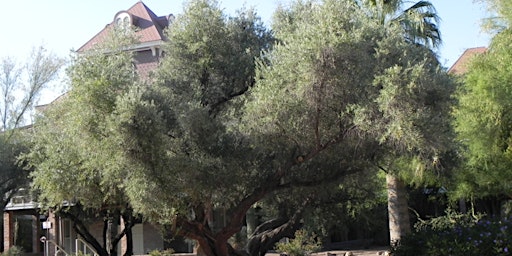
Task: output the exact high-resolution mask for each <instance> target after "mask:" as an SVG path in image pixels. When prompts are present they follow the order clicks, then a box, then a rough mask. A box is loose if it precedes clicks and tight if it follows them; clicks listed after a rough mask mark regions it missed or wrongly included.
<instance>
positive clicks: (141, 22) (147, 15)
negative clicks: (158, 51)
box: [77, 1, 168, 52]
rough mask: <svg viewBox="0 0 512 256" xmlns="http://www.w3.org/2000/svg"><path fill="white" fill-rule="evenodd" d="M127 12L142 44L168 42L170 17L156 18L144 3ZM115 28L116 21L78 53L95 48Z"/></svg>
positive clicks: (135, 5) (137, 4) (138, 3)
mask: <svg viewBox="0 0 512 256" xmlns="http://www.w3.org/2000/svg"><path fill="white" fill-rule="evenodd" d="M121 12H122V11H121ZM121 12H119V13H121ZM126 12H127V13H129V14H130V15H131V16H132V25H133V26H134V27H135V31H136V32H135V36H136V37H137V38H138V40H139V41H140V43H147V42H154V41H165V40H167V38H166V37H165V35H164V29H165V28H166V27H167V24H168V16H160V17H158V16H156V14H155V13H154V12H153V11H151V9H149V8H148V7H147V6H146V5H145V4H144V3H143V2H142V1H139V2H137V3H136V4H134V5H133V6H132V7H130V8H129V9H128V10H126ZM119 13H118V14H119ZM116 16H117V14H116ZM114 19H115V16H114ZM113 26H115V21H112V22H111V23H109V24H107V25H106V26H105V28H104V29H102V30H101V31H100V32H99V33H98V34H96V35H95V36H94V37H93V38H91V39H90V40H89V41H88V42H87V43H85V44H84V45H83V46H81V47H80V48H79V49H78V50H77V51H78V52H83V51H87V50H89V49H91V48H92V47H94V45H96V44H98V43H99V42H101V41H102V40H104V39H105V37H106V36H107V34H108V32H109V31H110V30H111V29H112V28H113Z"/></svg>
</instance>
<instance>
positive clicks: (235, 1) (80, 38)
mask: <svg viewBox="0 0 512 256" xmlns="http://www.w3.org/2000/svg"><path fill="white" fill-rule="evenodd" d="M137 1H138V0H87V1H85V0H44V1H43V0H16V1H13V0H10V1H6V0H3V1H2V9H3V11H2V15H0V24H2V30H1V31H2V32H1V34H0V58H2V57H5V56H13V57H16V58H18V59H19V60H24V59H25V58H27V57H28V55H29V52H30V49H31V48H32V47H33V46H38V45H44V46H45V47H46V48H47V49H49V50H51V51H53V52H55V53H56V54H58V55H60V56H63V57H66V56H68V55H69V52H70V50H71V49H78V48H79V47H80V46H81V45H82V44H84V43H85V42H87V40H89V39H90V38H92V37H93V36H94V35H95V34H96V33H97V32H99V31H100V30H101V29H102V28H103V27H104V26H105V25H106V24H108V23H110V22H111V21H112V20H113V18H114V15H115V14H116V13H117V12H118V11H121V10H126V9H128V8H130V7H131V6H132V5H133V4H135V3H136V2H137ZM474 1H475V0H431V2H432V3H433V4H434V6H436V9H437V11H438V13H439V16H440V17H441V19H442V20H441V24H440V28H441V31H442V36H443V41H444V43H443V45H442V46H441V47H440V49H439V56H440V60H441V62H442V63H443V65H444V66H445V67H450V66H451V65H452V64H453V63H454V62H455V61H456V60H457V58H458V57H459V56H460V54H461V53H462V52H463V51H464V50H465V49H467V48H471V47H478V46H487V45H488V43H489V38H490V36H489V35H487V34H485V33H482V32H481V29H480V22H481V19H482V18H484V17H486V15H487V14H486V8H485V6H484V5H483V4H478V3H474ZM143 2H144V3H145V4H146V5H147V6H148V7H149V8H150V9H152V10H153V12H155V13H156V14H157V15H159V16H162V15H167V14H169V13H173V14H179V13H181V12H182V9H183V1H182V0H145V1H143ZM220 2H221V6H222V7H223V8H225V10H226V12H227V13H228V14H230V13H234V11H235V10H236V9H238V8H240V7H241V6H242V5H243V3H244V2H243V1H240V0H220ZM288 2H289V0H247V1H246V5H248V6H254V7H255V8H256V9H257V11H258V13H259V14H260V16H261V17H262V18H263V20H264V21H265V22H266V23H267V24H268V22H269V21H270V19H271V16H272V13H273V11H274V9H275V8H276V6H277V5H278V4H286V3H288Z"/></svg>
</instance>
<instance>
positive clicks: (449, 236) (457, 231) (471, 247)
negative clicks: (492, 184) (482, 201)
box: [392, 214, 512, 256]
mask: <svg viewBox="0 0 512 256" xmlns="http://www.w3.org/2000/svg"><path fill="white" fill-rule="evenodd" d="M510 251H512V219H480V217H474V216H470V215H463V214H451V215H448V216H443V217H439V218H435V219H432V220H431V221H429V222H422V223H421V225H419V226H417V227H416V231H415V232H413V233H412V234H410V235H408V236H406V237H404V238H402V240H401V241H400V244H399V245H397V246H394V247H393V248H392V252H393V255H396V256H408V255H439V256H443V255H467V256H471V255H478V256H480V255H510V254H511V252H510Z"/></svg>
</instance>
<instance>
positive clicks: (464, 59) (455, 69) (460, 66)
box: [448, 47, 487, 75]
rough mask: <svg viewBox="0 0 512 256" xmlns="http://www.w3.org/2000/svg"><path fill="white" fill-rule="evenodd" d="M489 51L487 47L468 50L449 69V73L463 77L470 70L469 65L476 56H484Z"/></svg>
mask: <svg viewBox="0 0 512 256" xmlns="http://www.w3.org/2000/svg"><path fill="white" fill-rule="evenodd" d="M486 51H487V47H475V48H468V49H466V50H465V51H464V53H462V55H461V56H460V57H459V59H457V61H455V63H454V64H453V66H452V67H451V68H450V69H448V73H450V74H456V75H462V74H464V73H466V72H467V70H468V67H467V65H468V63H469V61H470V60H471V58H473V57H474V56H475V55H476V54H482V53H484V52H486Z"/></svg>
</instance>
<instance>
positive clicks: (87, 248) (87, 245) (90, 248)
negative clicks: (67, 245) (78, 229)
mask: <svg viewBox="0 0 512 256" xmlns="http://www.w3.org/2000/svg"><path fill="white" fill-rule="evenodd" d="M80 244H82V245H83V247H82V249H83V250H80V247H81V246H80ZM87 250H89V251H90V252H92V254H93V255H94V256H99V255H98V253H97V252H96V251H95V250H94V249H93V248H92V247H91V246H90V245H89V244H88V243H86V242H85V241H84V240H82V239H80V238H77V239H76V240H75V251H76V252H79V251H81V252H82V253H83V254H84V255H87V254H88V253H87Z"/></svg>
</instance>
